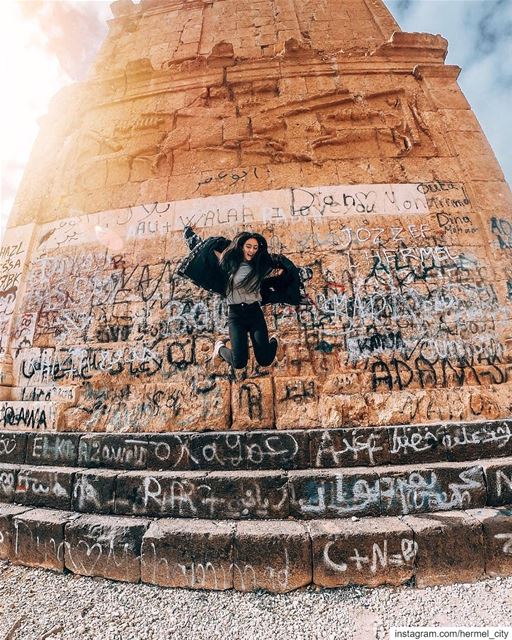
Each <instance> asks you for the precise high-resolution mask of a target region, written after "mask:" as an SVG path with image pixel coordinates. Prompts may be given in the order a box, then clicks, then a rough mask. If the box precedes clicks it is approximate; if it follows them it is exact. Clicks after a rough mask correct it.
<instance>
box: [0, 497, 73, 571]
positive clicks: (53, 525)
mask: <svg viewBox="0 0 512 640" xmlns="http://www.w3.org/2000/svg"><path fill="white" fill-rule="evenodd" d="M76 517H78V515H77V514H73V513H71V512H67V511H51V510H49V509H32V510H30V511H26V512H25V513H21V514H19V515H16V516H14V518H13V525H14V543H13V544H14V557H13V562H15V563H17V564H18V563H19V564H24V565H27V566H29V567H42V568H43V569H53V570H55V571H64V546H65V539H64V527H65V525H66V523H67V522H70V521H71V520H73V519H75V518H76Z"/></svg>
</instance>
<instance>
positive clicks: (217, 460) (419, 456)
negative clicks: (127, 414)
mask: <svg viewBox="0 0 512 640" xmlns="http://www.w3.org/2000/svg"><path fill="white" fill-rule="evenodd" d="M4 404H5V403H4ZM10 404H11V405H12V404H16V403H10ZM26 404H27V403H25V405H26ZM32 404H33V405H35V404H37V406H46V405H47V403H45V402H41V403H32ZM25 405H24V406H25ZM0 406H1V405H0ZM9 411H10V413H9ZM9 411H8V414H7V415H11V416H15V415H16V413H15V412H14V410H9ZM20 412H21V408H20V409H19V412H18V414H19V415H21V413H20ZM1 415H2V414H1V413H0V416H1ZM4 415H5V413H4ZM23 415H24V416H25V417H26V419H27V420H28V419H30V418H29V417H27V416H28V414H27V413H26V412H25V413H24V414H23ZM31 415H32V414H31ZM9 420H11V421H12V422H13V423H14V422H15V418H14V417H12V419H10V418H7V421H9ZM0 426H1V422H0ZM506 456H512V420H493V421H486V422H469V423H449V424H438V425H409V426H396V427H365V428H344V429H327V430H325V429H318V430H309V431H307V430H283V431H281V430H269V431H222V432H218V431H213V432H212V431H210V432H201V433H164V434H112V433H87V434H83V433H64V432H61V433H42V432H26V431H23V432H18V433H16V432H11V431H7V432H5V431H4V432H0V462H14V463H28V464H39V465H51V466H55V465H69V466H81V467H87V468H114V469H125V470H127V471H129V470H139V469H155V470H156V469H159V470H169V471H183V470H205V471H239V470H251V469H254V470H261V469H264V470H266V469H284V470H293V469H309V468H314V469H336V468H346V467H364V466H368V467H375V466H383V465H401V464H425V463H432V462H448V461H468V460H478V459H482V458H501V457H506Z"/></svg>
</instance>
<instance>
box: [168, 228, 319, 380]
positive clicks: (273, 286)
mask: <svg viewBox="0 0 512 640" xmlns="http://www.w3.org/2000/svg"><path fill="white" fill-rule="evenodd" d="M184 237H185V240H186V242H187V244H188V247H189V249H190V253H189V255H188V256H187V257H186V258H185V259H184V260H183V262H182V263H181V265H180V266H179V268H178V273H179V274H180V275H182V276H184V277H186V278H189V279H190V280H192V282H194V284H196V285H198V286H200V287H202V288H203V289H206V290H208V291H212V292H215V293H218V294H220V295H221V296H222V297H224V298H226V302H227V303H228V306H229V314H228V327H229V339H230V341H231V349H228V348H227V347H226V342H225V340H217V342H216V343H215V348H214V351H213V356H212V359H213V360H214V361H218V358H219V357H220V358H222V359H223V360H225V361H226V362H227V363H228V364H230V365H231V366H232V367H233V368H235V369H243V368H244V367H245V366H246V365H247V361H248V358H249V349H248V340H247V338H248V336H250V337H251V342H252V346H253V350H254V356H255V358H256V360H257V362H258V364H259V365H260V366H262V367H268V366H270V365H271V364H272V362H273V361H274V358H275V356H276V352H277V348H278V345H279V341H278V338H277V336H272V337H271V338H270V339H269V336H268V329H267V323H266V322H265V317H264V316H263V312H262V310H261V307H262V305H265V304H270V303H272V304H274V303H283V304H290V305H299V304H308V303H309V301H307V300H306V298H305V297H304V295H303V294H302V293H301V277H300V273H299V269H297V267H296V266H295V265H294V264H293V262H291V260H289V259H288V258H286V257H285V256H283V255H277V254H270V253H269V252H268V245H267V241H266V240H265V238H264V237H263V236H262V235H260V234H259V233H252V232H248V231H244V232H242V233H239V234H238V235H237V236H235V238H234V239H233V240H232V241H229V240H227V239H226V238H223V237H221V236H216V237H210V238H207V239H206V240H201V238H200V237H199V236H198V235H197V234H196V233H195V232H194V230H193V229H192V228H191V227H185V230H184Z"/></svg>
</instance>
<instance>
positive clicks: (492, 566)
mask: <svg viewBox="0 0 512 640" xmlns="http://www.w3.org/2000/svg"><path fill="white" fill-rule="evenodd" d="M467 513H468V515H469V516H471V517H473V518H475V519H476V520H478V521H479V522H480V523H481V524H482V530H483V537H484V546H485V573H486V574H487V575H488V576H492V577H494V576H509V575H510V574H511V572H512V510H511V509H510V508H509V509H472V510H470V511H468V512H467Z"/></svg>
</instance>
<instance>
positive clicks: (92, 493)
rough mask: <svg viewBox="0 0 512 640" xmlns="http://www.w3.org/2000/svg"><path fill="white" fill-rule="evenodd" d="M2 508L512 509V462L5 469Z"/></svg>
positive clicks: (142, 511) (134, 512)
mask: <svg viewBox="0 0 512 640" xmlns="http://www.w3.org/2000/svg"><path fill="white" fill-rule="evenodd" d="M0 502H5V503H17V504H21V505H25V506H32V507H44V508H50V509H62V510H73V511H79V512H86V513H104V514H110V515H125V516H126V515H129V516H140V517H160V518H161V517H172V518H201V519H214V520H223V519H229V520H245V519H275V520H280V519H286V518H292V519H297V520H308V519H318V518H322V519H326V518H333V519H337V518H345V519H346V518H351V517H372V516H373V517H374V516H395V515H410V514H417V513H438V512H444V511H451V510H456V509H463V508H477V507H484V506H494V507H497V506H502V505H504V504H511V503H512V458H502V459H499V460H484V461H478V462H476V463H467V462H465V463H463V462H452V463H432V464H429V465H423V466H418V465H402V466H396V467H386V466H382V467H373V468H368V467H355V468H347V469H342V470H341V469H333V470H328V469H321V470H315V469H308V470H292V471H283V470H276V471H148V470H141V471H123V470H113V469H82V468H79V467H49V466H46V467H44V466H30V465H24V464H0Z"/></svg>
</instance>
